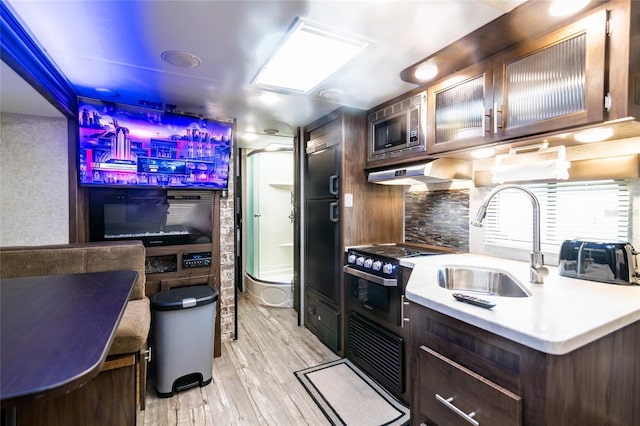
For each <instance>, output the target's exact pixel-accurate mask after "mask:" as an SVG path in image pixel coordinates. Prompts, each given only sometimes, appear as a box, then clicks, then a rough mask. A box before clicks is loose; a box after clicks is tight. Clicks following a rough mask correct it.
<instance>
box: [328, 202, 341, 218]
mask: <svg viewBox="0 0 640 426" xmlns="http://www.w3.org/2000/svg"><path fill="white" fill-rule="evenodd" d="M329 220H330V221H331V222H334V223H338V221H339V220H340V207H339V205H338V202H337V201H334V202H333V203H331V204H329Z"/></svg>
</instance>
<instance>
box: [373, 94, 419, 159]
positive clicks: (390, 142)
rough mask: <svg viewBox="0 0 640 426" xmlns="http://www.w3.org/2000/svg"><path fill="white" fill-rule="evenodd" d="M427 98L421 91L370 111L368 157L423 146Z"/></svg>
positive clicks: (392, 154)
mask: <svg viewBox="0 0 640 426" xmlns="http://www.w3.org/2000/svg"><path fill="white" fill-rule="evenodd" d="M426 99H427V93H426V92H420V93H418V94H416V95H413V96H411V97H407V98H405V99H402V100H401V101H399V102H396V103H394V104H392V105H389V106H387V107H385V108H381V109H379V110H377V111H375V112H371V113H369V115H368V117H367V124H368V129H367V132H368V143H369V145H368V149H367V157H368V160H369V161H376V160H383V159H386V158H397V157H401V156H403V155H406V154H413V153H416V152H422V151H425V150H426V136H425V133H426V131H425V128H426Z"/></svg>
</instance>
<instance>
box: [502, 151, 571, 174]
mask: <svg viewBox="0 0 640 426" xmlns="http://www.w3.org/2000/svg"><path fill="white" fill-rule="evenodd" d="M547 147H548V144H546V143H542V144H540V145H538V146H535V147H533V148H534V149H535V151H533V152H526V153H522V152H521V151H525V150H527V151H530V150H531V148H532V147H521V148H512V149H510V150H509V153H508V154H502V155H496V162H495V168H494V169H493V181H494V183H504V182H527V181H534V180H550V179H553V180H567V179H569V172H568V169H569V167H570V166H571V162H569V161H567V160H566V148H565V147H564V145H560V146H557V147H554V148H547Z"/></svg>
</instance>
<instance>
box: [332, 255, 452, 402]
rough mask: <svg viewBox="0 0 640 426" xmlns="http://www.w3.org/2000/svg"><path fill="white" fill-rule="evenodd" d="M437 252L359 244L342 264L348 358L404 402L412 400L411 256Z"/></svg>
mask: <svg viewBox="0 0 640 426" xmlns="http://www.w3.org/2000/svg"><path fill="white" fill-rule="evenodd" d="M439 253H440V252H436V251H428V250H423V249H415V248H412V247H409V246H404V245H397V244H380V245H373V246H367V247H357V248H352V249H349V250H348V251H347V258H346V265H345V266H344V268H343V270H344V283H345V292H346V294H347V297H346V299H347V301H346V304H347V330H346V342H347V343H346V346H347V347H346V354H347V358H349V359H350V360H351V361H352V362H353V363H354V364H356V365H357V366H358V367H360V368H361V369H362V370H363V371H365V372H366V373H367V374H368V375H369V376H371V377H372V378H373V379H375V380H376V381H377V382H378V383H380V384H381V385H382V386H383V387H385V388H386V389H387V390H388V391H389V392H391V393H392V394H393V395H395V396H396V397H397V398H399V399H401V400H403V401H404V402H408V401H409V395H408V384H407V380H408V371H407V370H406V365H407V359H406V354H405V348H404V345H405V339H406V336H405V331H404V327H403V325H404V318H403V317H404V312H403V311H404V309H403V308H404V306H405V305H404V291H405V288H406V285H407V282H408V281H409V276H410V275H411V271H412V267H413V264H412V263H411V261H410V258H411V257H414V256H423V255H429V254H439ZM380 354H385V355H384V356H380Z"/></svg>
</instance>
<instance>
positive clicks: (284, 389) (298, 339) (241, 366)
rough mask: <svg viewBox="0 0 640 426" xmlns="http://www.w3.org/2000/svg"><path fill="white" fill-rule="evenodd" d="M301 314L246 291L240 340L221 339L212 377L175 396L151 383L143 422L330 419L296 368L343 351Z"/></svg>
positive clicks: (311, 421) (317, 421)
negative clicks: (303, 323) (300, 321)
mask: <svg viewBox="0 0 640 426" xmlns="http://www.w3.org/2000/svg"><path fill="white" fill-rule="evenodd" d="M296 315H297V314H296V312H295V311H294V310H293V309H282V308H268V307H265V306H260V305H255V304H253V303H252V302H251V301H249V300H248V298H246V297H243V296H242V295H241V296H240V297H239V300H238V339H237V340H234V341H231V342H225V343H223V344H222V356H221V357H218V358H215V359H214V361H213V381H212V382H211V383H210V384H209V385H207V386H205V387H203V388H200V387H195V388H191V389H188V390H185V391H182V392H178V393H176V394H174V396H172V397H171V398H158V397H157V396H156V394H155V390H154V389H153V385H151V386H149V390H148V392H147V399H146V410H144V411H141V412H140V414H139V417H138V425H149V426H152V425H153V426H173V425H216V426H219V425H285V426H286V425H327V424H329V422H328V421H327V420H326V418H325V417H324V415H323V414H322V412H321V411H320V410H319V409H318V407H317V406H316V404H315V403H314V402H313V400H312V399H311V397H310V396H309V395H308V394H307V392H306V391H305V389H304V388H303V386H302V385H301V384H300V382H299V381H298V379H297V378H296V377H295V375H294V374H293V373H294V372H295V371H298V370H301V369H304V368H307V367H311V366H314V365H318V364H322V363H325V362H328V361H332V360H335V359H338V356H337V355H336V354H334V353H333V352H331V351H330V350H329V349H328V348H327V347H326V346H324V345H323V344H322V343H321V342H320V341H319V340H318V339H317V338H316V337H315V336H314V335H313V334H311V333H310V332H309V330H307V329H306V328H304V327H298V326H297V318H296ZM150 383H151V384H152V383H153V382H152V381H151V382H150Z"/></svg>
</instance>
